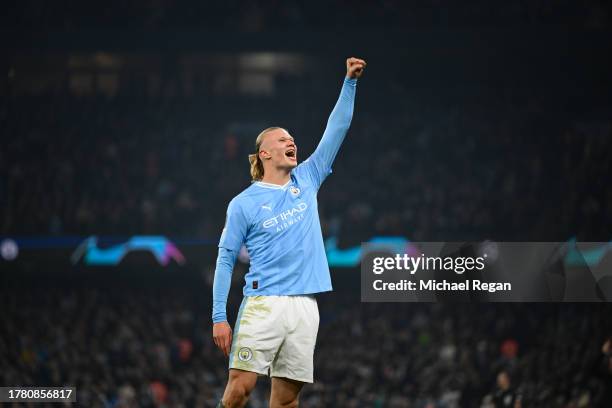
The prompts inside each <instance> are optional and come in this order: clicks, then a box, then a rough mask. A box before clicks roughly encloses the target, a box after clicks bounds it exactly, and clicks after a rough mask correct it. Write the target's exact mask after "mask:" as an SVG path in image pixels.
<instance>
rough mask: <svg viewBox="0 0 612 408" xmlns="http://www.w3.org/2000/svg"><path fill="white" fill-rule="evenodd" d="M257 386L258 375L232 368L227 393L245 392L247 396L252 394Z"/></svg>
mask: <svg viewBox="0 0 612 408" xmlns="http://www.w3.org/2000/svg"><path fill="white" fill-rule="evenodd" d="M255 384H257V373H254V372H251V371H243V370H237V369H234V368H230V370H229V378H228V380H227V387H226V393H228V392H231V391H239V392H242V391H243V392H244V393H245V394H250V393H251V391H252V390H253V388H255Z"/></svg>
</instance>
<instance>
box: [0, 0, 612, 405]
mask: <svg viewBox="0 0 612 408" xmlns="http://www.w3.org/2000/svg"><path fill="white" fill-rule="evenodd" d="M2 8H3V12H2V16H1V17H0V19H1V20H0V21H1V24H0V25H1V27H2V29H1V34H2V35H1V36H0V44H1V46H2V50H3V58H0V67H1V69H2V72H3V75H2V77H1V79H0V95H1V98H0V129H1V130H0V132H1V133H0V134H1V140H2V143H0V209H1V212H0V240H1V241H3V242H2V245H5V244H6V242H8V241H7V240H9V239H10V240H13V241H14V242H16V244H17V245H18V247H19V254H18V256H17V258H16V259H14V260H8V259H9V258H6V257H5V255H6V254H5V253H4V252H3V259H2V260H0V268H1V269H0V270H1V272H0V283H1V285H2V286H1V289H0V299H1V304H2V308H1V309H0V310H2V323H1V324H0V385H6V386H9V385H10V386H13V385H41V386H42V385H61V384H69V385H75V386H77V387H78V389H79V393H78V397H77V398H78V401H79V403H78V405H79V406H87V407H97V406H103V407H106V406H118V407H119V406H121V407H132V406H143V407H147V406H160V407H161V406H167V407H211V406H214V405H215V404H216V402H217V401H218V399H219V397H220V395H221V393H222V390H223V386H224V384H225V381H226V375H227V371H226V362H225V361H224V360H223V359H222V357H221V355H220V352H218V351H217V350H215V348H214V344H213V343H212V341H211V328H212V327H211V322H210V313H211V284H212V276H213V272H214V259H215V256H216V242H217V239H218V236H219V233H220V231H221V228H222V225H223V222H224V218H225V209H226V206H227V203H228V202H229V200H230V199H231V198H232V197H233V196H235V195H236V194H238V193H239V192H240V191H241V190H242V189H244V188H245V187H247V186H248V184H249V181H250V179H249V173H248V162H247V159H246V157H247V154H248V153H251V152H252V150H253V148H254V146H253V144H254V140H255V137H256V135H257V134H258V133H259V131H260V130H261V129H263V128H265V127H268V126H273V125H278V126H283V127H286V128H287V129H288V130H289V131H290V133H291V134H292V135H293V136H294V137H295V139H296V142H297V144H298V146H299V152H298V156H299V159H300V161H301V160H303V159H305V158H306V157H307V156H308V154H309V153H310V152H312V150H313V149H314V147H315V146H316V143H317V141H318V140H319V138H320V136H321V135H322V133H323V129H324V127H325V123H326V120H327V116H328V115H329V112H330V111H331V108H332V107H333V104H334V103H335V100H336V98H337V95H338V92H339V90H340V86H341V83H342V77H343V75H344V73H345V67H344V61H345V58H346V57H349V56H357V57H362V58H364V59H366V60H367V61H368V67H367V70H366V73H365V75H364V77H363V79H361V80H360V81H359V86H358V91H357V100H356V107H355V116H354V119H353V123H352V126H351V130H350V131H349V134H348V136H347V139H346V142H345V143H344V145H343V147H342V149H341V151H340V154H339V155H338V158H337V160H336V162H335V165H334V173H333V174H332V176H330V177H329V178H328V180H327V181H326V183H325V184H324V185H323V187H322V189H321V192H320V194H319V211H320V215H321V221H322V226H323V230H324V231H323V232H324V237H325V238H326V239H328V238H330V237H331V238H336V239H337V240H338V245H339V247H340V248H349V247H352V246H354V245H358V244H359V243H360V242H363V241H367V240H369V239H370V238H372V237H374V236H403V237H406V238H408V239H410V240H416V241H419V240H420V241H452V240H456V241H468V240H477V241H480V240H485V239H491V240H499V241H558V242H564V241H568V240H571V239H573V238H575V239H577V240H578V241H602V242H605V241H609V240H610V239H611V238H612V233H611V230H612V189H610V187H609V186H610V185H611V183H612V116H611V112H612V110H611V108H612V95H611V92H610V90H611V89H612V76H611V74H610V73H611V72H612V59H611V58H610V55H612V30H611V28H612V27H611V25H612V10H611V8H610V6H609V5H608V4H607V3H606V2H603V1H601V2H600V1H575V2H574V1H513V2H498V1H471V0H470V1H464V2H452V1H448V0H435V1H434V0H432V1H409V2H400V1H393V0H388V1H372V2H348V1H330V2H322V1H314V2H302V1H282V2H281V1H270V2H263V1H224V2H219V3H208V2H177V1H168V0H160V1H148V2H142V1H127V2H121V3H118V2H98V1H94V2H75V1H62V2H41V1H20V2H9V3H7V4H4V5H3V7H2ZM92 235H96V236H101V237H102V240H101V243H100V246H101V247H108V246H109V245H112V244H116V243H121V242H124V241H126V240H127V239H129V237H131V236H134V235H163V236H166V237H168V239H169V240H171V241H172V242H174V243H175V244H176V245H177V247H178V248H179V249H180V250H181V251H182V253H183V254H184V255H185V257H186V263H185V264H184V265H178V264H176V262H174V261H172V262H171V263H170V264H169V265H168V266H166V267H161V266H159V265H158V264H157V263H155V262H154V261H153V259H152V257H151V256H150V254H147V253H131V254H129V255H128V256H127V257H126V259H124V261H123V262H122V263H121V264H120V265H119V266H117V267H104V266H97V267H92V266H88V265H85V263H84V262H83V261H82V260H80V261H78V262H77V263H76V264H73V263H72V262H71V261H70V255H71V254H72V253H73V252H74V250H75V249H76V248H77V247H78V245H79V244H80V243H81V242H82V241H84V240H85V239H86V238H87V237H89V236H92ZM245 271H246V267H245V266H244V265H243V264H240V265H239V266H238V267H237V269H236V271H235V273H234V278H235V282H234V286H233V288H232V291H231V295H230V302H229V305H228V311H229V314H230V319H231V321H232V322H233V319H234V316H235V311H236V309H237V304H238V302H239V301H240V299H241V290H240V288H241V286H242V277H243V274H244V273H245ZM358 273H359V272H358V270H357V269H356V268H334V269H333V271H332V278H333V283H334V287H335V289H336V291H335V292H334V293H332V294H325V295H321V296H320V298H319V304H320V310H321V315H322V319H321V328H320V332H319V340H318V346H317V351H316V357H315V358H316V362H315V378H316V379H317V382H316V383H315V384H314V385H312V386H307V387H306V388H305V390H304V393H303V396H302V400H301V402H302V404H301V406H304V407H332V406H333V407H423V408H425V407H430V408H431V407H448V408H450V407H456V406H460V407H480V406H483V407H487V406H490V405H487V404H488V402H487V401H488V400H489V399H490V397H491V396H492V395H494V394H495V392H496V385H495V378H496V375H497V373H498V372H499V371H500V370H507V371H508V372H509V373H510V374H511V378H512V387H513V388H514V389H515V390H516V392H517V393H519V394H521V395H522V398H523V406H524V407H532V406H533V407H581V406H583V407H587V406H592V407H605V406H608V405H606V404H607V402H606V398H609V395H606V389H607V388H606V387H608V389H609V388H612V385H611V384H610V381H611V380H610V371H609V369H608V368H605V367H603V365H602V364H603V363H605V361H604V357H603V356H602V354H601V346H602V344H603V342H604V340H605V338H606V336H608V335H610V334H612V318H611V317H610V316H612V309H611V308H610V306H609V305H608V304H528V303H526V304H478V303H476V304H455V305H452V304H451V305H447V304H410V305H406V304H376V305H374V304H361V303H360V302H359V283H358V282H359V277H358ZM514 346H516V347H514ZM266 392H267V384H266V381H265V380H262V381H260V385H259V386H258V388H257V390H256V392H255V394H254V395H253V398H252V400H251V403H250V406H251V407H263V406H265V401H266ZM608 401H609V400H608Z"/></svg>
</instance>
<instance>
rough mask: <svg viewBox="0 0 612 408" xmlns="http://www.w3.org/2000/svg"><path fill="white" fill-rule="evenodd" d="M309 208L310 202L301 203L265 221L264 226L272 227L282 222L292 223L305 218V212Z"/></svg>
mask: <svg viewBox="0 0 612 408" xmlns="http://www.w3.org/2000/svg"><path fill="white" fill-rule="evenodd" d="M307 208H308V204H306V203H299V204H298V205H296V206H295V207H293V208H290V209H288V210H286V211H283V212H282V213H280V214H278V215H277V216H275V217H272V218H268V219H267V220H265V221H264V222H263V227H264V228H272V227H276V226H279V225H282V224H288V225H292V224H293V223H294V222H297V221H300V220H301V219H302V218H303V214H302V213H303V212H304V211H306V209H307Z"/></svg>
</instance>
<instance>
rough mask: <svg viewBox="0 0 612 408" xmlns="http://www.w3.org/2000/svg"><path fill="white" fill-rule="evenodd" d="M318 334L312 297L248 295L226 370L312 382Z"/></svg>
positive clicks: (316, 314)
mask: <svg viewBox="0 0 612 408" xmlns="http://www.w3.org/2000/svg"><path fill="white" fill-rule="evenodd" d="M318 331H319V308H318V306H317V301H316V299H315V298H314V296H308V295H304V296H248V297H245V298H244V299H243V300H242V304H241V305H240V311H239V312H238V318H237V319H236V326H235V328H234V338H233V340H232V348H231V351H230V355H229V368H236V369H239V370H245V371H252V372H255V373H258V374H262V375H268V376H270V377H283V378H289V379H292V380H296V381H302V382H307V383H311V382H313V355H314V348H315V343H316V341H317V332H318Z"/></svg>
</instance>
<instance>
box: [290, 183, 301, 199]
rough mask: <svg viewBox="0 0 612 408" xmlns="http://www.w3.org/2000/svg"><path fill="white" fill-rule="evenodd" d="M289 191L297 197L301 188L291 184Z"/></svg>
mask: <svg viewBox="0 0 612 408" xmlns="http://www.w3.org/2000/svg"><path fill="white" fill-rule="evenodd" d="M289 192H290V193H291V195H292V196H294V197H297V196H298V195H299V194H300V189H299V188H297V187H295V186H291V188H290V189H289Z"/></svg>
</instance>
